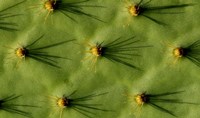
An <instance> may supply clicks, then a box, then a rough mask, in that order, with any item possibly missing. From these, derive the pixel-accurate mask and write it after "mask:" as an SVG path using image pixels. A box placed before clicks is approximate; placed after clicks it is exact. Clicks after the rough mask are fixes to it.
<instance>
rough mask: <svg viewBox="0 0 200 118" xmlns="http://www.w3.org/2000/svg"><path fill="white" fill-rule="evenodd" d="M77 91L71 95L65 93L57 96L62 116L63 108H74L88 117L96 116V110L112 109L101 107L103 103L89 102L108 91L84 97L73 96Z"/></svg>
mask: <svg viewBox="0 0 200 118" xmlns="http://www.w3.org/2000/svg"><path fill="white" fill-rule="evenodd" d="M75 93H76V91H75V92H73V93H72V94H71V95H69V96H66V95H64V96H63V97H61V98H57V105H58V107H60V108H61V112H60V117H61V116H62V113H63V110H64V109H65V108H66V109H68V108H69V109H70V108H71V109H73V110H75V111H77V112H78V113H80V114H82V115H84V116H86V117H88V118H94V116H95V111H103V112H108V111H111V110H106V109H102V108H100V106H101V105H102V104H89V103H88V102H89V101H91V100H93V99H94V98H95V97H99V96H102V95H105V94H107V93H101V94H90V95H87V96H83V97H78V98H77V97H76V98H74V97H72V96H73V95H74V94H75Z"/></svg>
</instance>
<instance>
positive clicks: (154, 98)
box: [135, 91, 199, 117]
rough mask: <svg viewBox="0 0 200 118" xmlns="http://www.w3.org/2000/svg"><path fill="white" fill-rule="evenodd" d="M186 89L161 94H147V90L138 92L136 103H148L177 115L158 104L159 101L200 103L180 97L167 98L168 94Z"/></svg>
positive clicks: (178, 92) (174, 93) (140, 104)
mask: <svg viewBox="0 0 200 118" xmlns="http://www.w3.org/2000/svg"><path fill="white" fill-rule="evenodd" d="M183 92H184V91H177V92H167V93H161V94H147V93H146V92H144V93H142V94H138V95H136V97H135V100H136V103H137V104H138V105H139V106H142V105H145V104H148V105H150V106H152V107H154V108H156V109H158V110H160V111H162V112H165V113H167V114H170V115H172V116H175V117H177V116H176V115H175V113H174V112H173V110H168V109H166V108H164V107H161V106H160V105H158V103H171V104H192V105H199V104H197V103H192V102H184V101H182V100H180V99H172V98H166V97H167V96H172V95H176V94H180V93H183Z"/></svg>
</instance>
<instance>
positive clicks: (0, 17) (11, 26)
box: [0, 0, 26, 31]
mask: <svg viewBox="0 0 200 118" xmlns="http://www.w3.org/2000/svg"><path fill="white" fill-rule="evenodd" d="M25 1H26V0H24V1H22V2H19V3H17V4H15V5H12V6H10V7H8V8H6V9H3V10H1V11H0V29H1V30H6V31H17V30H18V29H17V26H18V25H17V24H16V23H10V22H8V21H5V20H6V19H8V18H12V17H15V16H19V15H21V14H11V13H5V12H6V11H7V10H9V9H11V8H13V7H15V6H17V5H19V4H22V3H24V2H25Z"/></svg>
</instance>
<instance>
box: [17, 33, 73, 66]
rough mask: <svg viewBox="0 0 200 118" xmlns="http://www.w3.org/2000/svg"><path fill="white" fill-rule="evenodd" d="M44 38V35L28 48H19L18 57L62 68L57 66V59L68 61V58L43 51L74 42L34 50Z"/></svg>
mask: <svg viewBox="0 0 200 118" xmlns="http://www.w3.org/2000/svg"><path fill="white" fill-rule="evenodd" d="M43 36H44V35H42V36H40V37H39V38H38V39H36V40H35V41H34V42H32V43H31V44H29V45H27V46H22V47H19V48H17V49H16V50H15V53H16V56H17V57H19V58H21V59H22V58H24V59H25V58H32V59H34V60H36V61H39V62H42V63H44V64H47V65H50V66H53V67H57V68H60V66H58V65H57V63H58V62H57V59H68V58H65V57H61V56H56V55H51V54H48V53H47V52H45V51H43V49H48V48H53V47H56V46H59V45H63V44H65V43H68V42H70V41H74V40H68V41H62V42H58V43H54V44H50V45H45V46H41V47H35V48H33V47H32V46H34V45H35V44H36V43H37V42H38V41H39V40H41V39H42V38H43Z"/></svg>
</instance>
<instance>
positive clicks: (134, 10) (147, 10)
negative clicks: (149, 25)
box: [127, 0, 194, 25]
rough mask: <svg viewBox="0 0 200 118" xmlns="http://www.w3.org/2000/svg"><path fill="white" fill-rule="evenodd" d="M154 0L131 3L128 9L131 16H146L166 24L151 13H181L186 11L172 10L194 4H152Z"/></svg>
mask: <svg viewBox="0 0 200 118" xmlns="http://www.w3.org/2000/svg"><path fill="white" fill-rule="evenodd" d="M151 1H152V0H149V1H147V2H144V0H140V2H139V3H138V4H134V3H131V5H129V6H128V7H127V8H128V11H129V13H130V14H131V16H144V17H146V18H148V19H149V20H151V21H153V22H155V23H157V24H159V25H166V24H165V23H163V22H162V21H160V20H157V19H156V18H153V16H151V15H150V14H170V15H171V14H181V13H184V12H183V11H172V10H179V9H181V8H185V7H189V6H192V5H194V4H177V5H164V6H150V5H149V3H151Z"/></svg>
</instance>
